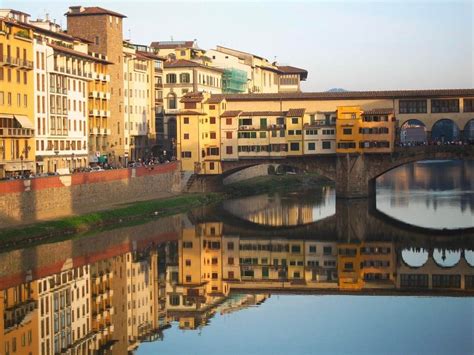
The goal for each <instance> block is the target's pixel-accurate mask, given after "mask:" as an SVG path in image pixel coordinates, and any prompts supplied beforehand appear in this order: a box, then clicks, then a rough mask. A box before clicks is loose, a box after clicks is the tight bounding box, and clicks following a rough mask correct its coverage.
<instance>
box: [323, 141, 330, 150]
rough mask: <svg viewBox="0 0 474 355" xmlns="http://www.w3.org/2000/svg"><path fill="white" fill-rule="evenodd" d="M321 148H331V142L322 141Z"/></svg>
mask: <svg viewBox="0 0 474 355" xmlns="http://www.w3.org/2000/svg"><path fill="white" fill-rule="evenodd" d="M323 149H331V142H323Z"/></svg>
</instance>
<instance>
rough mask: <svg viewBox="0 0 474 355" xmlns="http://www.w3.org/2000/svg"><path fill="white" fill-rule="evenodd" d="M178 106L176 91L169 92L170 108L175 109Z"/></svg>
mask: <svg viewBox="0 0 474 355" xmlns="http://www.w3.org/2000/svg"><path fill="white" fill-rule="evenodd" d="M176 107H177V100H176V94H174V93H169V94H168V108H169V109H170V110H175V109H176Z"/></svg>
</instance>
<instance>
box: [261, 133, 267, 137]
mask: <svg viewBox="0 0 474 355" xmlns="http://www.w3.org/2000/svg"><path fill="white" fill-rule="evenodd" d="M259 137H260V138H267V132H260V134H259Z"/></svg>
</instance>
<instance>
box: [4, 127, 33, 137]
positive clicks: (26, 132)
mask: <svg viewBox="0 0 474 355" xmlns="http://www.w3.org/2000/svg"><path fill="white" fill-rule="evenodd" d="M33 135H34V130H33V129H29V128H0V137H33Z"/></svg>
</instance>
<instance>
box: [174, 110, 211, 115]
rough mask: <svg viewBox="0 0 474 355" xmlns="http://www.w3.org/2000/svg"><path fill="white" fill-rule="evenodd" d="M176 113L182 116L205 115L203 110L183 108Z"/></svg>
mask: <svg viewBox="0 0 474 355" xmlns="http://www.w3.org/2000/svg"><path fill="white" fill-rule="evenodd" d="M176 115H178V116H180V115H182V116H184V115H186V116H204V115H205V113H202V112H197V111H191V110H183V111H179V112H178V113H177V114H176Z"/></svg>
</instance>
